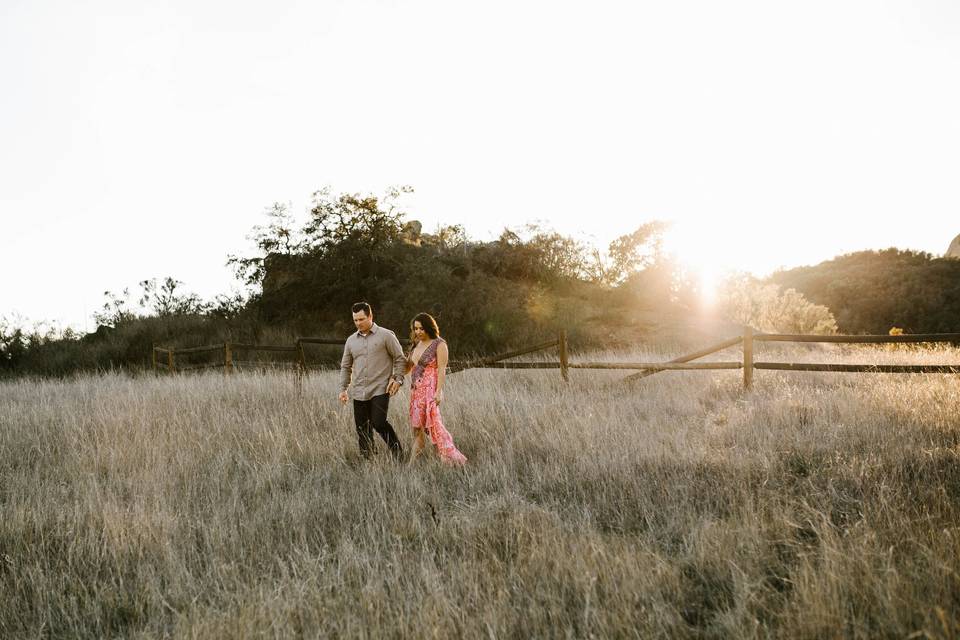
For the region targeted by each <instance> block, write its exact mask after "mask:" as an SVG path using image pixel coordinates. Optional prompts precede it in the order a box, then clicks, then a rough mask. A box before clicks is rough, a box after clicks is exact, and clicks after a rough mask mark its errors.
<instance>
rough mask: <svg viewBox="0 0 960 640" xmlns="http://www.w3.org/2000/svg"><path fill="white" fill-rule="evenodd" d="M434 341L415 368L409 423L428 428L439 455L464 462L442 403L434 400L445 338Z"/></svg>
mask: <svg viewBox="0 0 960 640" xmlns="http://www.w3.org/2000/svg"><path fill="white" fill-rule="evenodd" d="M443 341H444V340H443V338H437V339H435V340H434V341H433V342H431V343H430V344H429V345H428V346H427V348H426V349H425V350H424V351H423V354H422V355H421V356H420V360H419V362H417V364H416V366H415V367H414V368H413V374H412V379H413V385H412V386H413V388H412V389H411V393H410V424H411V425H413V428H414V429H425V430H426V431H427V434H429V436H430V441H431V442H433V446H434V447H436V449H437V453H438V454H439V455H440V459H441V460H443V461H444V462H447V463H449V464H456V465H459V464H463V463H465V462H466V461H467V457H466V456H465V455H463V454H462V453H460V451H459V450H458V449H457V447H456V446H455V445H454V444H453V437H452V436H451V435H450V432H449V431H447V428H446V427H444V426H443V418H442V417H441V415H440V407H438V406H437V403H436V402H435V401H434V396H435V395H436V393H437V348H438V347H439V346H440V343H441V342H443Z"/></svg>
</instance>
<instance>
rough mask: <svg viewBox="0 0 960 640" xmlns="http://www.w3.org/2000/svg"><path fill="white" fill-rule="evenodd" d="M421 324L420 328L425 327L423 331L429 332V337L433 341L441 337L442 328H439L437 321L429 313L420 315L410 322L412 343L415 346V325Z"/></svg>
mask: <svg viewBox="0 0 960 640" xmlns="http://www.w3.org/2000/svg"><path fill="white" fill-rule="evenodd" d="M414 322H419V323H420V326H421V327H423V330H424V331H426V332H427V335H428V336H430V337H431V338H433V339H437V338H439V337H440V327H438V326H437V321H436V320H434V319H433V316H432V315H430V314H429V313H418V314H417V315H415V316H413V320H411V321H410V343H411V344H415V342H416V338H415V337H414V335H413V323H414Z"/></svg>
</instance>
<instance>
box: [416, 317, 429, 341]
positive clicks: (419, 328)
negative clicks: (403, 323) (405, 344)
mask: <svg viewBox="0 0 960 640" xmlns="http://www.w3.org/2000/svg"><path fill="white" fill-rule="evenodd" d="M413 337H414V338H416V339H417V340H420V341H423V340H426V339H427V338H429V336H428V335H427V332H426V331H424V330H423V325H422V324H420V321H419V320H414V321H413Z"/></svg>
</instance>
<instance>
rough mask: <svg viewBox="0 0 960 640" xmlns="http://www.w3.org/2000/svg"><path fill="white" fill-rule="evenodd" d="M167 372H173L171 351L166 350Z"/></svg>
mask: <svg viewBox="0 0 960 640" xmlns="http://www.w3.org/2000/svg"><path fill="white" fill-rule="evenodd" d="M167 371H169V372H170V373H173V372H174V368H173V349H167Z"/></svg>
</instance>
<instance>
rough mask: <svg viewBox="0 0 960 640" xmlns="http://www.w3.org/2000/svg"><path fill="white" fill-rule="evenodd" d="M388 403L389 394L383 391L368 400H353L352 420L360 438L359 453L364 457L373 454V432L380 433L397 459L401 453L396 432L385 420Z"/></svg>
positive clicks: (401, 448) (401, 449)
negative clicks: (381, 393)
mask: <svg viewBox="0 0 960 640" xmlns="http://www.w3.org/2000/svg"><path fill="white" fill-rule="evenodd" d="M389 405H390V395H389V394H387V393H385V394H383V395H380V396H374V397H372V398H370V399H369V400H354V401H353V421H354V422H355V423H356V425H357V436H359V438H360V453H361V454H363V457H364V458H369V457H370V456H371V454H373V432H374V430H375V431H376V432H377V433H379V434H380V437H381V438H383V441H384V442H386V443H387V447H388V448H389V449H390V453H391V454H393V457H394V458H396V459H397V460H399V459H400V456H401V455H402V454H403V447H401V446H400V440H398V439H397V434H396V432H395V431H394V430H393V427H392V426H390V423H389V422H387V408H388V407H389Z"/></svg>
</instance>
